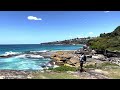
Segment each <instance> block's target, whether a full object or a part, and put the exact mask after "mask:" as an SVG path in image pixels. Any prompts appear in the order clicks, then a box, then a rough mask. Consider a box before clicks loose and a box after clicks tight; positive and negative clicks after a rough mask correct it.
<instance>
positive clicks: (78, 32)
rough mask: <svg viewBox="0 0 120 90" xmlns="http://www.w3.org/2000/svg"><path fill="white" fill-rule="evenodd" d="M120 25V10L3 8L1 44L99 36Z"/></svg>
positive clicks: (0, 25) (1, 12) (0, 30)
mask: <svg viewBox="0 0 120 90" xmlns="http://www.w3.org/2000/svg"><path fill="white" fill-rule="evenodd" d="M119 25H120V11H0V44H39V43H42V42H49V41H56V40H64V39H71V38H76V37H87V36H98V35H99V34H100V33H103V32H106V33H107V32H111V31H113V30H114V29H115V28H116V27H117V26H119Z"/></svg>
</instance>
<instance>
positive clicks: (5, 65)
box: [0, 44, 82, 70]
mask: <svg viewBox="0 0 120 90" xmlns="http://www.w3.org/2000/svg"><path fill="white" fill-rule="evenodd" d="M81 47H82V45H39V44H35V45H0V54H1V55H5V53H6V52H7V54H9V53H10V51H11V52H14V53H24V54H25V53H26V52H28V51H41V52H42V51H45V50H52V51H54V50H77V49H79V48H81ZM49 61H50V58H34V59H33V58H26V57H23V58H21V57H19V56H14V57H10V58H0V70H5V69H6V70H42V67H41V65H43V64H45V63H48V62H49Z"/></svg>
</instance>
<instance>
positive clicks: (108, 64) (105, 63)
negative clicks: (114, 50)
mask: <svg viewBox="0 0 120 90" xmlns="http://www.w3.org/2000/svg"><path fill="white" fill-rule="evenodd" d="M117 66H119V65H117V64H114V63H110V62H104V63H101V64H96V65H95V64H89V65H86V66H84V67H85V68H94V69H104V68H107V67H108V68H109V67H111V68H113V69H114V68H115V67H117Z"/></svg>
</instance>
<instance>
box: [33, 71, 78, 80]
mask: <svg viewBox="0 0 120 90" xmlns="http://www.w3.org/2000/svg"><path fill="white" fill-rule="evenodd" d="M33 79H80V78H79V77H76V76H73V75H70V74H68V73H66V72H61V73H58V72H50V73H47V72H44V73H41V72H39V73H34V77H33Z"/></svg>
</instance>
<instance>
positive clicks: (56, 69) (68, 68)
mask: <svg viewBox="0 0 120 90" xmlns="http://www.w3.org/2000/svg"><path fill="white" fill-rule="evenodd" d="M49 70H52V71H60V72H65V71H77V70H78V69H77V68H75V67H69V66H60V67H57V68H49Z"/></svg>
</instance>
